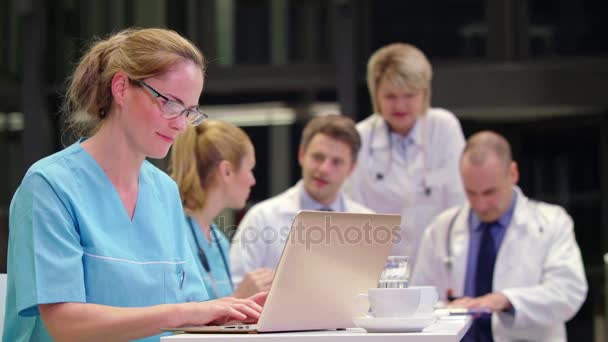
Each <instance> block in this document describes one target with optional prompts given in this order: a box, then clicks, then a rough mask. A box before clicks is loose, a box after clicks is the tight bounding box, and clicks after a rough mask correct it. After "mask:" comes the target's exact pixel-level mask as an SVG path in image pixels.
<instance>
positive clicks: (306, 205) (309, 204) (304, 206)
mask: <svg viewBox="0 0 608 342" xmlns="http://www.w3.org/2000/svg"><path fill="white" fill-rule="evenodd" d="M300 209H301V210H327V209H331V211H338V212H345V211H346V207H345V206H344V198H343V195H342V192H339V193H338V197H337V198H336V199H335V200H334V201H333V202H332V203H330V205H324V204H321V203H319V202H317V201H316V200H315V199H314V198H312V197H310V195H309V194H308V192H306V189H304V187H302V191H300Z"/></svg>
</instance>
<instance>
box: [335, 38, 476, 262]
mask: <svg viewBox="0 0 608 342" xmlns="http://www.w3.org/2000/svg"><path fill="white" fill-rule="evenodd" d="M432 76H433V72H432V68H431V64H430V63H429V61H428V60H427V58H426V56H425V55H424V54H423V53H422V51H420V50H419V49H418V48H416V47H414V46H412V45H409V44H401V43H395V44H391V45H387V46H385V47H383V48H381V49H379V50H378V51H376V52H375V53H374V54H373V55H372V56H371V58H370V59H369V62H368V65H367V85H368V88H369V94H370V96H371V99H372V103H373V106H374V114H372V115H371V116H370V117H368V118H367V119H365V120H363V121H362V122H360V123H358V124H357V130H358V131H359V133H360V134H361V139H362V145H361V151H360V152H359V163H358V164H357V168H356V169H355V171H354V172H353V174H352V176H351V178H350V180H349V183H348V187H347V188H348V189H349V191H350V194H351V195H352V198H353V199H354V200H356V201H358V202H360V203H362V204H364V205H366V206H368V207H370V208H371V209H373V210H374V211H376V212H378V213H387V214H401V216H402V220H401V223H402V224H401V233H400V235H399V238H398V240H397V241H396V243H395V246H394V248H393V252H392V254H393V255H407V256H409V265H410V268H411V269H413V268H415V263H416V251H417V249H418V244H419V242H420V239H421V237H422V232H423V231H424V228H425V227H426V226H427V225H428V224H429V222H430V221H431V220H432V219H433V218H434V217H435V215H437V214H439V213H440V212H441V211H443V210H445V209H447V208H449V207H451V206H454V205H459V204H461V203H462V202H464V200H465V197H464V193H463V192H462V184H461V182H460V179H459V177H458V158H459V156H460V153H461V151H462V148H463V146H464V135H463V133H462V129H461V127H460V123H459V122H458V119H457V118H456V117H455V116H454V114H452V113H451V112H449V111H447V110H445V109H439V108H431V107H430V103H431V79H432Z"/></svg>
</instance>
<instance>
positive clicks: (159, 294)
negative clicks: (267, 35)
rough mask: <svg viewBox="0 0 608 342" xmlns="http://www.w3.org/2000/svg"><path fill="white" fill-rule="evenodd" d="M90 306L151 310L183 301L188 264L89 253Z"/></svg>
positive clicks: (86, 274)
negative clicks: (146, 307) (156, 306)
mask: <svg viewBox="0 0 608 342" xmlns="http://www.w3.org/2000/svg"><path fill="white" fill-rule="evenodd" d="M83 262H84V264H85V268H84V269H85V270H86V272H85V284H86V291H87V302H89V303H97V304H103V305H111V306H122V307H125V306H130V307H137V306H150V305H158V304H168V303H177V302H180V301H183V298H182V297H183V296H182V290H181V288H180V287H182V286H183V283H184V282H185V279H184V278H185V277H186V276H187V274H186V272H185V271H184V262H183V261H178V262H173V261H162V262H145V261H144V262H142V261H134V260H129V259H124V258H116V257H108V256H100V255H95V254H89V253H85V254H84V257H83Z"/></svg>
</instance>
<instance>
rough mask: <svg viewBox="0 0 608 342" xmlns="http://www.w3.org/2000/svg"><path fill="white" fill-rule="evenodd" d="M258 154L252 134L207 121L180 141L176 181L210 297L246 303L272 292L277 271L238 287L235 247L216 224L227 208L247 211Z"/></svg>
mask: <svg viewBox="0 0 608 342" xmlns="http://www.w3.org/2000/svg"><path fill="white" fill-rule="evenodd" d="M254 167H255V152H254V147H253V144H252V143H251V140H250V139H249V137H248V136H247V134H246V133H245V132H244V131H243V130H242V129H240V128H238V127H237V126H235V125H233V124H231V123H227V122H224V121H213V120H208V121H205V122H203V123H202V124H201V125H199V126H196V127H192V128H190V129H188V130H186V132H184V134H182V135H181V136H180V137H179V138H177V139H176V140H175V143H174V145H173V149H172V151H171V165H170V172H171V177H173V179H174V180H175V181H176V182H177V185H178V187H179V192H180V196H181V199H182V204H183V206H184V211H185V212H186V216H185V220H186V222H185V224H186V226H187V227H188V229H187V230H188V242H189V243H190V247H191V248H192V251H193V252H194V254H195V255H197V256H198V263H197V264H198V268H199V270H200V272H201V274H202V275H203V279H204V281H205V286H206V288H207V292H208V293H209V294H210V296H211V298H220V297H225V296H234V297H237V298H247V297H249V296H252V295H254V294H256V293H258V292H261V291H266V290H268V289H269V288H270V284H271V283H272V277H273V274H274V272H273V271H272V270H270V269H267V268H260V269H255V270H251V272H248V273H247V274H245V276H244V277H243V280H242V281H241V282H240V283H239V284H238V285H239V286H238V287H236V288H235V287H234V284H233V283H232V277H231V274H230V259H229V253H230V251H229V248H230V243H229V242H228V240H227V239H226V237H225V236H224V234H223V233H222V231H220V230H219V229H218V227H217V226H216V225H215V224H214V223H213V220H214V218H215V217H216V216H217V215H218V214H219V213H220V212H221V211H222V210H223V209H225V208H231V209H242V208H243V207H245V203H246V202H247V198H248V197H249V193H250V191H251V187H252V186H254V185H255V177H254V176H253V168H254Z"/></svg>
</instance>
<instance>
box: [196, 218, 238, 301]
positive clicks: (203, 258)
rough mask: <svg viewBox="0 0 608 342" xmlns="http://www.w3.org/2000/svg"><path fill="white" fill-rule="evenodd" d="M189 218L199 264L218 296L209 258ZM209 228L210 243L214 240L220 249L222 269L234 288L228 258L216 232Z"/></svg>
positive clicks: (217, 296)
mask: <svg viewBox="0 0 608 342" xmlns="http://www.w3.org/2000/svg"><path fill="white" fill-rule="evenodd" d="M191 220H192V218H190V217H188V224H189V225H190V230H191V231H192V236H193V237H194V241H195V242H196V248H197V250H198V257H199V259H200V261H201V264H202V265H203V268H204V269H205V272H206V273H207V275H208V276H209V279H210V280H211V287H212V288H213V292H215V297H216V298H220V295H219V290H218V288H217V282H216V280H215V277H214V276H213V273H212V272H211V265H210V264H209V259H208V258H207V254H205V251H204V250H203V248H202V247H201V244H200V243H199V241H198V239H197V238H196V232H195V230H194V225H193V224H192V221H191ZM209 229H211V235H212V237H211V245H213V241H214V240H215V241H216V243H217V248H218V249H219V250H220V254H221V256H222V263H223V264H224V270H225V271H226V275H227V276H228V282H229V283H230V288H231V289H232V290H234V284H233V283H232V276H231V274H230V268H229V267H228V259H227V258H226V254H225V253H224V250H223V249H222V246H221V245H220V240H219V238H218V236H217V233H216V232H215V229H213V227H209Z"/></svg>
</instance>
